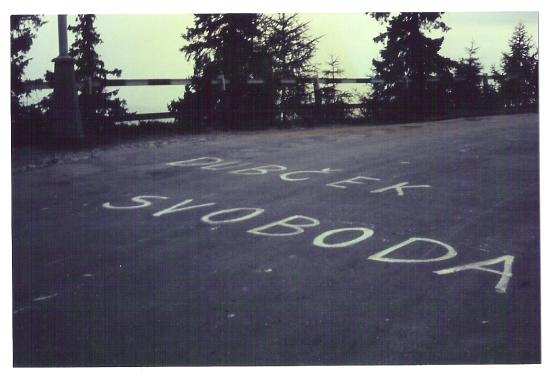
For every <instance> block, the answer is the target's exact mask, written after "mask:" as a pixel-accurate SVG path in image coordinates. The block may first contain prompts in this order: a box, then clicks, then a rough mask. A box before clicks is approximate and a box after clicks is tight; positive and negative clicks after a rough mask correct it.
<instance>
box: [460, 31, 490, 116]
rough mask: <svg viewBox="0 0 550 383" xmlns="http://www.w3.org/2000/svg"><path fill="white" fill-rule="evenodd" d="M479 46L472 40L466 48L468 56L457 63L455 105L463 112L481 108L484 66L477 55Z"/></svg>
mask: <svg viewBox="0 0 550 383" xmlns="http://www.w3.org/2000/svg"><path fill="white" fill-rule="evenodd" d="M478 50H479V48H478V47H476V46H475V45H474V42H473V41H472V42H471V43H470V46H469V47H467V48H466V54H467V56H466V57H465V58H463V59H461V60H460V61H459V62H458V64H457V65H456V72H455V78H454V86H453V99H454V100H455V107H456V108H457V109H458V110H459V111H461V112H467V111H470V112H472V111H476V110H478V109H480V108H481V105H480V98H481V96H482V88H481V87H482V80H483V76H482V73H481V70H482V66H481V63H480V62H479V57H478V56H477V51H478Z"/></svg>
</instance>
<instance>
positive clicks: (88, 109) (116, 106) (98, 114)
mask: <svg viewBox="0 0 550 383" xmlns="http://www.w3.org/2000/svg"><path fill="white" fill-rule="evenodd" d="M95 19H96V16H95V15H93V14H83V15H78V16H77V19H76V24H75V25H74V26H69V30H70V31H72V32H74V33H75V40H74V42H73V43H72V44H71V47H70V49H69V55H70V56H72V57H73V58H74V59H75V78H76V81H77V83H81V84H83V85H84V87H83V89H81V91H80V92H79V96H78V100H79V105H80V113H81V116H82V122H83V125H84V127H85V129H87V131H88V133H92V134H93V133H98V132H99V131H100V130H101V129H103V128H107V127H110V126H112V125H113V124H114V123H115V121H117V120H118V119H119V118H121V117H123V116H124V115H126V114H127V113H128V111H127V109H126V101H124V100H121V99H120V98H118V97H116V96H117V94H118V90H113V91H107V90H106V88H105V85H104V81H105V80H106V79H107V76H114V77H120V75H121V73H122V71H121V70H120V69H107V68H106V67H105V63H104V62H103V60H102V59H101V57H100V56H99V54H98V53H97V51H96V47H97V46H98V45H99V44H101V43H102V42H103V41H102V40H101V37H100V35H99V33H98V32H97V30H96V27H95V25H94V23H95ZM90 81H91V82H92V83H94V84H96V85H94V86H92V87H91V88H90V87H89V84H90ZM97 84H99V85H97Z"/></svg>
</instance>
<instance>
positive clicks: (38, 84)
mask: <svg viewBox="0 0 550 383" xmlns="http://www.w3.org/2000/svg"><path fill="white" fill-rule="evenodd" d="M484 77H485V78H487V79H491V78H494V76H484ZM454 80H455V81H465V80H466V79H465V78H462V77H455V78H454ZM427 81H428V82H437V81H440V79H439V78H437V77H431V78H428V79H427ZM192 82H193V79H192V78H176V79H162V78H161V79H125V80H123V79H107V80H105V81H98V80H93V81H88V82H84V83H79V84H77V86H78V87H79V89H87V88H91V87H98V86H105V87H112V86H114V87H121V86H167V85H189V84H191V83H192ZM246 82H247V84H250V85H256V84H264V83H266V82H268V81H266V80H264V79H255V78H251V79H248V80H247V81H246ZM273 82H274V83H278V84H281V85H294V84H304V83H305V84H314V83H317V84H382V83H384V80H382V79H379V78H376V77H363V78H328V77H301V78H280V79H274V80H273ZM400 82H401V83H410V82H412V80H411V79H403V80H401V81H400ZM230 83H231V81H230V80H228V79H226V78H218V79H214V80H212V85H223V84H230ZM25 88H26V89H27V90H29V91H32V90H43V89H52V88H53V85H52V84H50V83H49V82H46V81H44V80H33V81H26V82H25Z"/></svg>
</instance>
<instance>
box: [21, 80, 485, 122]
mask: <svg viewBox="0 0 550 383" xmlns="http://www.w3.org/2000/svg"><path fill="white" fill-rule="evenodd" d="M482 77H483V78H486V79H493V78H494V76H488V75H483V76H482ZM453 79H454V80H458V81H464V80H466V79H465V78H461V77H454V78H453ZM273 81H274V82H275V83H278V84H281V85H295V84H316V85H317V84H382V83H384V81H383V80H382V79H379V78H376V77H360V78H328V77H301V78H279V79H274V80H273ZM410 81H411V80H410V79H408V78H405V79H403V80H401V81H400V82H402V83H409V82H410ZM427 81H428V82H437V81H439V78H437V77H431V78H428V79H427ZM192 82H193V79H192V78H177V79H107V80H105V81H97V80H93V81H90V80H89V81H87V82H84V83H78V84H77V86H78V88H79V89H80V90H82V91H84V90H86V89H92V88H93V87H97V86H105V87H121V86H167V85H188V84H191V83H192ZM266 82H267V81H266V80H264V79H254V78H250V79H248V80H247V84H250V85H255V84H264V83H266ZM229 83H230V80H228V79H226V78H224V77H223V75H220V76H218V78H217V79H214V80H212V85H221V86H222V88H223V89H225V85H226V84H229ZM24 86H25V88H26V89H27V90H28V91H34V90H46V89H53V84H50V83H49V82H47V81H44V80H31V81H26V82H25V83H24ZM360 106H362V104H347V105H346V107H347V108H350V109H352V108H358V107H360ZM174 117H175V115H174V114H173V113H170V112H159V113H137V114H135V113H134V114H131V115H129V116H128V117H127V118H125V119H124V120H121V121H144V120H158V119H166V118H174Z"/></svg>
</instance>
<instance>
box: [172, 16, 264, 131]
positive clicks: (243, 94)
mask: <svg viewBox="0 0 550 383" xmlns="http://www.w3.org/2000/svg"><path fill="white" fill-rule="evenodd" d="M260 23H261V15H260V14H256V13H247V14H196V15H195V20H194V25H193V26H192V27H190V28H188V29H187V31H186V33H185V34H183V35H182V37H183V38H184V39H185V40H186V41H187V44H186V45H185V46H184V47H183V48H181V51H182V52H183V53H184V54H185V56H186V57H187V59H193V60H194V61H195V66H194V78H195V79H194V82H193V84H192V85H191V86H190V87H188V88H187V90H186V93H185V94H184V97H183V98H180V99H179V100H176V101H174V102H172V103H171V104H170V105H169V109H170V110H171V111H173V112H177V113H181V115H182V116H183V117H181V118H185V117H188V115H187V111H186V109H187V108H189V107H191V108H194V109H195V110H198V111H199V113H198V115H197V116H194V117H193V120H194V121H197V122H202V121H204V120H206V122H207V123H208V124H212V123H214V124H215V123H216V121H215V120H216V118H217V116H219V115H222V116H223V119H222V122H223V124H224V125H225V126H226V127H228V128H235V127H238V126H239V125H241V123H246V122H248V121H246V120H249V119H250V118H251V116H250V115H249V113H250V111H251V110H253V108H251V103H254V102H255V101H256V100H257V98H256V99H255V98H254V97H253V95H254V94H253V92H251V90H250V89H251V88H250V87H248V86H247V85H246V81H247V80H248V79H249V78H251V77H255V76H257V75H258V72H260V71H261V70H259V69H258V68H259V67H260V66H261V61H262V60H263V59H264V58H265V56H266V52H265V51H264V50H263V49H262V46H261V35H262V33H261V30H260ZM220 74H223V76H224V78H225V79H226V80H228V83H227V86H226V89H227V91H226V92H221V91H220V89H219V87H218V88H217V89H216V88H215V89H211V87H210V86H209V82H210V81H212V80H213V79H215V78H216V77H217V76H219V75H220ZM206 93H208V94H206Z"/></svg>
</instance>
